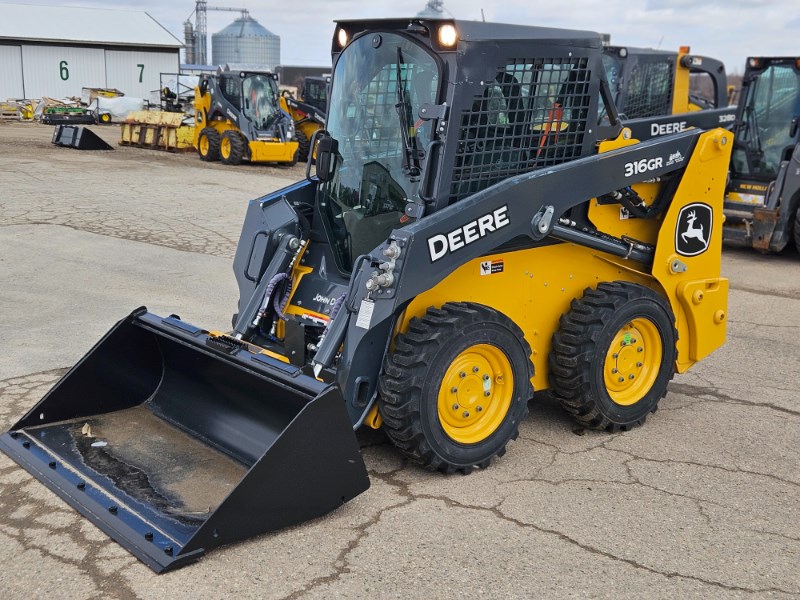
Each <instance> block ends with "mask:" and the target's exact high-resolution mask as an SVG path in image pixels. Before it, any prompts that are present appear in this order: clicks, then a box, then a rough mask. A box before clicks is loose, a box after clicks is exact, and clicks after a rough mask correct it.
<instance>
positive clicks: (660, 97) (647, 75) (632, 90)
mask: <svg viewBox="0 0 800 600" xmlns="http://www.w3.org/2000/svg"><path fill="white" fill-rule="evenodd" d="M673 69H674V66H673V64H672V59H667V60H663V61H659V62H640V63H639V64H637V65H636V66H635V67H634V68H633V69H632V70H631V75H630V78H629V79H628V95H627V97H626V99H625V107H624V108H623V110H622V112H623V114H624V115H625V117H626V118H628V119H641V118H643V117H657V116H660V115H668V114H670V113H671V112H672V79H673Z"/></svg>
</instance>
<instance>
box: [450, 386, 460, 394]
mask: <svg viewBox="0 0 800 600" xmlns="http://www.w3.org/2000/svg"><path fill="white" fill-rule="evenodd" d="M450 391H451V392H452V393H454V394H455V393H456V392H458V388H457V387H451V388H450Z"/></svg>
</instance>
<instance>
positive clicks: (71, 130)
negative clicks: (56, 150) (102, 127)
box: [53, 125, 114, 150]
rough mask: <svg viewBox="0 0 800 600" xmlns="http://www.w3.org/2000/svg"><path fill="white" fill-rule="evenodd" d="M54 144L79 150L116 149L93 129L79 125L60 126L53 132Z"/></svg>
mask: <svg viewBox="0 0 800 600" xmlns="http://www.w3.org/2000/svg"><path fill="white" fill-rule="evenodd" d="M53 143H54V144H55V145H56V146H66V147H67V148H77V149H78V150H113V149H114V148H112V147H111V146H110V145H108V144H107V143H106V142H105V141H104V140H102V139H101V138H100V137H99V136H98V135H97V134H96V133H95V132H94V131H92V130H91V129H86V127H78V126H77V125H58V126H57V127H56V128H55V129H54V130H53Z"/></svg>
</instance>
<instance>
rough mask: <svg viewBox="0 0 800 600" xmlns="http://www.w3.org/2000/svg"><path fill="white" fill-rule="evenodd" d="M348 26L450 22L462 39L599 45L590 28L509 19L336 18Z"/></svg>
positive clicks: (400, 26) (367, 27)
mask: <svg viewBox="0 0 800 600" xmlns="http://www.w3.org/2000/svg"><path fill="white" fill-rule="evenodd" d="M336 23H337V24H339V25H344V26H346V27H347V28H348V29H350V28H353V27H356V28H358V29H362V30H370V29H383V28H389V29H395V30H401V31H402V30H403V29H405V28H406V27H407V26H408V25H409V24H412V23H416V24H422V25H427V26H431V25H434V24H437V23H452V24H453V25H455V27H456V31H457V32H458V37H459V40H460V41H462V42H498V41H517V40H519V41H523V40H525V41H535V42H543V43H551V44H553V45H558V46H579V47H585V48H601V47H602V40H601V37H600V34H599V33H597V32H594V31H582V30H577V29H559V28H556V27H537V26H533V25H512V24H509V23H487V22H484V21H462V20H459V19H427V18H424V17H410V18H407V19H341V20H337V21H336Z"/></svg>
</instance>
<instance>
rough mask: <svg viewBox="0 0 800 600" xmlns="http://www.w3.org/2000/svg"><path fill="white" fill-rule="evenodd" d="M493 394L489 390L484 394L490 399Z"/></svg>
mask: <svg viewBox="0 0 800 600" xmlns="http://www.w3.org/2000/svg"><path fill="white" fill-rule="evenodd" d="M491 393H492V392H490V391H489V390H486V391H485V392H483V395H484V396H486V397H487V398H488V397H489V396H490V395H491Z"/></svg>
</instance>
